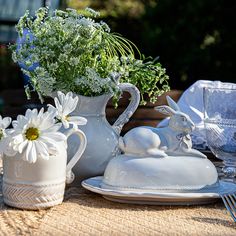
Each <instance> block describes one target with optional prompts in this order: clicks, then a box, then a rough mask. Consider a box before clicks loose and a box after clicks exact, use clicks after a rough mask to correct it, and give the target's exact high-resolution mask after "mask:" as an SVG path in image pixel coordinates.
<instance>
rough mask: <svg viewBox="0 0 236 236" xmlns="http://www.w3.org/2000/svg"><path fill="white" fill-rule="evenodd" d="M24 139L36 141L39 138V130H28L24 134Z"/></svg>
mask: <svg viewBox="0 0 236 236" xmlns="http://www.w3.org/2000/svg"><path fill="white" fill-rule="evenodd" d="M25 137H26V138H27V139H28V140H31V141H33V140H36V139H38V137H39V130H38V129H37V128H33V127H31V128H28V129H27V130H26V132H25Z"/></svg>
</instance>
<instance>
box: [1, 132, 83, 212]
mask: <svg viewBox="0 0 236 236" xmlns="http://www.w3.org/2000/svg"><path fill="white" fill-rule="evenodd" d="M72 134H76V135H77V136H78V137H79V138H80V146H79V147H78V150H77V152H76V153H75V155H74V156H73V157H72V158H71V159H70V161H69V163H68V164H67V150H66V143H64V142H61V143H60V149H59V152H58V154H57V155H55V156H50V158H49V160H44V159H42V158H37V161H36V162H35V163H32V164H31V163H29V162H27V161H24V160H23V159H22V158H21V154H19V153H17V154H16V155H15V156H13V157H10V156H6V155H5V156H4V157H3V185H2V192H3V200H4V203H5V204H7V205H9V206H13V207H17V208H22V209H32V210H37V209H42V208H48V207H52V206H54V205H57V204H60V203H62V201H63V198H64V192H65V184H66V183H71V182H72V181H73V179H74V175H73V173H72V172H71V169H72V168H73V166H74V165H75V164H76V163H77V162H78V160H79V159H80V157H81V156H82V154H83V152H84V150H85V148H86V144H87V140H86V136H85V134H84V133H83V132H82V131H80V130H69V131H68V132H67V133H65V135H66V136H67V138H68V137H69V136H71V135H72Z"/></svg>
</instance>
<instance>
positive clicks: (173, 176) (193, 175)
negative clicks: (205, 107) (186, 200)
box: [101, 97, 219, 191]
mask: <svg viewBox="0 0 236 236" xmlns="http://www.w3.org/2000/svg"><path fill="white" fill-rule="evenodd" d="M167 101H168V105H169V106H159V107H156V110H158V111H159V112H161V113H164V114H167V115H169V116H170V120H169V125H168V126H167V127H163V128H151V127H138V128H134V129H133V130H131V131H129V132H128V133H127V134H126V135H125V136H124V137H123V138H122V137H121V138H120V139H119V147H120V149H121V150H122V151H123V152H124V154H122V155H119V156H117V157H114V158H113V159H112V160H111V161H110V162H109V164H108V166H107V168H106V170H105V173H104V177H103V179H102V181H101V187H102V188H109V189H116V190H117V189H141V190H176V191H188V190H190V191H192V190H199V189H204V188H214V187H217V186H218V185H219V181H218V174H217V171H216V168H215V166H214V165H213V164H212V163H211V162H210V161H209V160H208V159H207V158H206V156H205V155H204V154H202V153H201V152H199V151H198V150H195V149H192V142H191V137H190V135H189V134H190V133H191V132H192V131H193V129H194V123H193V122H192V121H191V119H190V117H189V116H188V115H186V114H184V113H183V112H181V111H180V109H179V107H178V105H177V104H176V103H175V102H174V101H173V100H172V99H171V98H170V97H167Z"/></svg>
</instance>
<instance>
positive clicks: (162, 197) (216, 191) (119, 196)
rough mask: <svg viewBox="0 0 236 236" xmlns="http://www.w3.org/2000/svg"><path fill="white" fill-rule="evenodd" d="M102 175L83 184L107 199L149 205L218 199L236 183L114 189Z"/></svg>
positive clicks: (186, 203)
mask: <svg viewBox="0 0 236 236" xmlns="http://www.w3.org/2000/svg"><path fill="white" fill-rule="evenodd" d="M102 180H103V177H102V176H98V177H93V178H89V179H86V180H84V181H83V182H82V186H83V187H84V188H85V189H87V190H90V191H92V192H94V193H98V194H101V195H102V196H103V197H104V198H105V199H107V200H110V201H114V202H120V203H132V204H148V205H201V204H208V203H213V202H215V201H217V199H218V198H220V194H221V193H231V192H234V191H235V189H236V184H235V183H232V182H224V181H221V180H219V184H218V185H217V186H214V187H209V188H208V187H206V188H202V189H199V190H183V191H182V190H144V189H122V190H121V189H117V190H116V189H114V188H109V186H103V185H102Z"/></svg>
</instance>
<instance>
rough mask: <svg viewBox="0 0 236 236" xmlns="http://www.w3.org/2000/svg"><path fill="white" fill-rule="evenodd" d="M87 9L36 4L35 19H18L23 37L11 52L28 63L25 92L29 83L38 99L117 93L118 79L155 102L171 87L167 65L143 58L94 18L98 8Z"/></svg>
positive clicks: (131, 46) (19, 32)
mask: <svg viewBox="0 0 236 236" xmlns="http://www.w3.org/2000/svg"><path fill="white" fill-rule="evenodd" d="M86 12H87V14H86V15H83V14H78V13H77V11H76V10H74V9H66V10H65V11H61V10H56V11H54V13H53V14H52V15H49V13H48V9H47V8H40V9H39V10H38V11H37V12H36V18H35V19H32V18H31V17H29V13H28V12H26V13H25V15H24V16H23V17H21V18H20V20H19V22H18V24H17V26H16V29H17V32H18V34H19V36H20V37H21V38H22V37H23V39H24V40H23V41H24V42H23V43H22V44H20V45H17V44H15V45H12V50H13V54H12V57H13V60H14V61H15V62H18V63H24V64H25V66H26V68H28V69H22V70H23V72H24V73H25V74H27V75H28V76H29V77H30V83H31V85H32V86H28V87H27V88H26V91H27V93H28V95H29V94H30V88H31V87H32V88H33V90H36V91H37V92H38V94H39V96H40V98H41V99H42V100H43V96H48V95H49V96H50V95H51V94H52V92H53V91H59V90H60V91H63V92H69V91H72V92H74V93H77V94H80V95H84V96H98V95H102V94H106V93H112V94H114V97H115V98H117V97H118V96H119V94H120V89H119V87H118V83H119V81H120V82H129V83H131V84H133V85H135V86H137V87H138V88H139V90H140V92H141V96H142V101H143V102H144V103H145V99H144V97H143V95H144V94H147V95H148V96H149V98H150V99H151V101H152V102H155V101H156V98H157V96H158V95H161V94H162V93H163V92H164V91H167V90H168V89H169V86H168V84H167V81H168V76H167V75H166V73H165V69H164V68H162V66H161V64H160V63H157V62H156V61H155V60H154V61H148V60H145V61H144V57H142V56H141V54H140V52H139V50H138V49H137V47H136V46H135V45H134V44H133V43H132V42H131V41H129V40H128V39H125V38H124V37H122V36H120V35H119V34H116V33H111V32H110V28H109V26H108V25H107V24H106V23H104V22H103V21H100V22H99V21H95V20H94V19H95V18H96V17H98V15H99V13H97V12H95V11H94V10H92V9H86ZM135 54H139V55H140V57H141V58H142V59H136V58H135ZM32 65H35V67H36V68H35V69H33V70H32V69H29V68H32Z"/></svg>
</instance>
